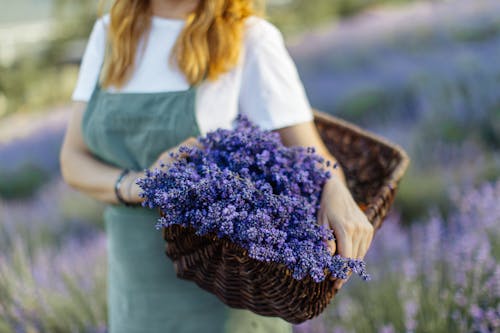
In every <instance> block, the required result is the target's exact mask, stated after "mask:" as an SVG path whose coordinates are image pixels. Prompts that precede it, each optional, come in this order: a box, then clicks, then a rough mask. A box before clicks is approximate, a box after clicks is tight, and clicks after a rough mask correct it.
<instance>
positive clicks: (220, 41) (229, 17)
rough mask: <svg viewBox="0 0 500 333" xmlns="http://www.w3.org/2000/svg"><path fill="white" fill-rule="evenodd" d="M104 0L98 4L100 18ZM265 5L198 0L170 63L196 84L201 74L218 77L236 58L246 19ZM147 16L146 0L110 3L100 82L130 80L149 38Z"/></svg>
mask: <svg viewBox="0 0 500 333" xmlns="http://www.w3.org/2000/svg"><path fill="white" fill-rule="evenodd" d="M105 2H106V0H100V2H99V16H102V13H103V6H104V3H105ZM264 8H265V7H264V1H263V0H260V1H257V0H199V2H198V4H197V7H196V9H195V10H194V11H193V12H192V13H190V14H189V15H188V17H187V20H186V24H185V26H184V28H183V30H182V31H181V33H180V35H179V36H178V38H177V40H176V42H175V44H174V47H173V49H172V53H171V54H170V58H169V59H168V61H169V62H170V64H172V65H175V66H178V68H179V69H180V70H181V72H183V73H184V75H185V77H186V79H187V81H188V82H189V83H190V84H197V83H199V82H200V81H202V80H203V79H204V77H205V76H206V78H207V79H208V80H215V79H217V77H218V76H219V75H220V74H222V73H224V72H226V71H228V70H230V69H231V68H232V67H233V66H235V65H236V64H237V62H238V59H239V55H240V51H241V46H242V37H243V29H244V21H245V19H246V18H247V17H248V16H251V15H260V16H264V15H265V14H264V13H265V9H264ZM151 16H152V10H151V3H150V0H114V1H113V3H112V6H111V9H110V24H109V27H108V29H107V30H108V34H107V42H106V45H107V46H106V52H105V53H106V56H105V62H104V65H103V70H102V73H101V77H100V80H101V85H102V86H104V87H107V86H109V85H114V86H116V87H121V86H123V85H124V84H125V83H126V82H127V81H128V80H129V78H130V75H131V74H132V73H133V71H134V63H135V57H136V54H137V49H138V47H139V42H140V40H141V38H142V37H143V35H145V36H144V37H146V42H147V37H148V36H149V31H150V29H151ZM144 46H145V44H144ZM143 50H144V48H143ZM143 50H142V51H143ZM142 51H141V52H142Z"/></svg>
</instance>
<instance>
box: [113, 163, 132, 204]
mask: <svg viewBox="0 0 500 333" xmlns="http://www.w3.org/2000/svg"><path fill="white" fill-rule="evenodd" d="M129 173H130V170H129V169H123V170H121V172H120V174H119V175H118V177H117V178H116V180H115V186H114V190H115V197H116V200H117V201H118V203H121V204H124V205H125V206H128V205H129V203H128V202H127V200H126V198H125V197H124V191H123V189H124V187H125V186H126V179H127V175H128V174H129Z"/></svg>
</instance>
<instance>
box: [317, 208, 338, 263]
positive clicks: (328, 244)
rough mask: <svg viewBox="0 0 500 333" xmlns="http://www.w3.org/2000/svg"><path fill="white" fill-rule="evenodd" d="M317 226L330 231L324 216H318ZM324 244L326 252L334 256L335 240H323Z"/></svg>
mask: <svg viewBox="0 0 500 333" xmlns="http://www.w3.org/2000/svg"><path fill="white" fill-rule="evenodd" d="M318 223H319V225H321V226H323V227H324V228H327V229H331V227H330V224H329V223H328V218H327V217H326V216H325V214H321V213H320V214H319V221H318ZM323 242H324V243H325V245H326V247H327V249H328V251H329V252H330V254H331V255H334V254H335V251H336V249H337V246H336V243H335V240H327V239H325V240H323Z"/></svg>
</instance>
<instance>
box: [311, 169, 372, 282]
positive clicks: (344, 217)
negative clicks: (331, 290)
mask: <svg viewBox="0 0 500 333" xmlns="http://www.w3.org/2000/svg"><path fill="white" fill-rule="evenodd" d="M320 200H321V201H320V209H319V212H318V224H319V225H323V226H325V227H327V228H330V229H332V230H333V234H334V236H335V238H336V241H333V240H332V241H327V245H328V248H329V250H330V251H331V254H332V255H333V254H335V251H336V250H338V254H340V255H341V256H342V257H345V258H355V259H363V258H364V256H365V254H366V252H367V251H368V248H369V247H370V244H371V241H372V238H373V233H374V228H373V226H372V224H371V223H370V222H369V221H368V218H367V217H366V215H365V214H364V213H363V211H362V210H361V209H360V208H359V206H358V205H357V203H356V202H355V201H354V199H353V197H352V195H351V193H350V191H349V189H348V188H347V187H346V185H345V184H344V183H343V182H342V180H341V179H339V178H338V177H336V176H332V177H331V178H329V179H328V180H327V182H326V183H325V186H324V188H323V192H322V194H321V199H320ZM346 281H347V279H346V280H342V279H338V280H337V281H335V284H334V287H335V288H336V289H340V288H341V287H342V285H343V284H344V283H345V282H346Z"/></svg>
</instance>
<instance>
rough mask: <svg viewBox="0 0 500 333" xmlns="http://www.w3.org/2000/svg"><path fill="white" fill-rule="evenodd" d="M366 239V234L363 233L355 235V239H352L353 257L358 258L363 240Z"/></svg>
mask: <svg viewBox="0 0 500 333" xmlns="http://www.w3.org/2000/svg"><path fill="white" fill-rule="evenodd" d="M363 240H364V236H363V235H359V234H357V235H354V237H353V239H352V258H354V259H357V258H358V257H359V255H360V251H359V250H360V247H361V243H362V241H363Z"/></svg>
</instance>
